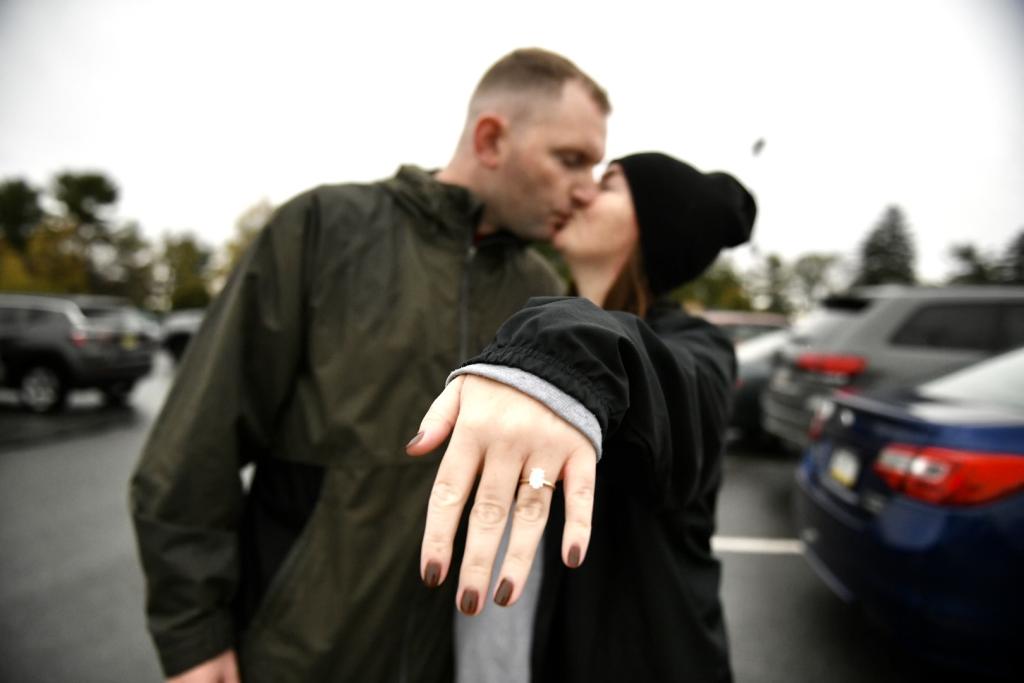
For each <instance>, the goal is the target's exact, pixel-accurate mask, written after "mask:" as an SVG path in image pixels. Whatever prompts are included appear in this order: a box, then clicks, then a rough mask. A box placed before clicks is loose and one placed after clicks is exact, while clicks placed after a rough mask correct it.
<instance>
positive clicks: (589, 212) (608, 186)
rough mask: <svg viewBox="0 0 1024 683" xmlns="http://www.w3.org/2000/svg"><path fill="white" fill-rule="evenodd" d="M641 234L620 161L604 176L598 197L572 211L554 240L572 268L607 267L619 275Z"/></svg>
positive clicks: (609, 168)
mask: <svg viewBox="0 0 1024 683" xmlns="http://www.w3.org/2000/svg"><path fill="white" fill-rule="evenodd" d="M638 239H639V234H638V231H637V225H636V214H635V213H634V211H633V197H632V196H631V195H630V193H629V185H628V184H627V183H626V177H625V176H624V175H623V174H622V168H621V167H619V165H618V164H612V165H611V166H609V167H608V170H607V171H605V174H604V176H603V177H602V178H601V183H600V188H599V192H598V194H597V197H596V198H595V199H594V201H593V202H591V203H590V204H589V205H587V206H586V207H585V208H583V209H581V210H579V211H577V212H576V213H574V214H573V217H572V218H571V219H570V220H569V222H568V223H566V224H565V226H564V227H563V228H562V229H561V230H559V231H558V232H557V233H556V234H555V236H554V238H553V239H552V240H551V243H552V245H553V246H554V247H555V249H557V250H558V252H559V253H560V254H561V255H562V257H563V258H564V259H565V261H566V263H567V264H568V265H569V268H570V269H572V268H573V267H574V266H580V265H585V266H587V267H588V268H589V269H594V268H600V269H602V270H603V269H604V268H607V269H608V272H609V274H610V275H618V273H619V272H620V271H621V270H622V268H623V266H625V264H626V261H627V260H628V259H629V255H630V254H631V253H632V252H633V248H634V247H635V246H636V243H637V240H638Z"/></svg>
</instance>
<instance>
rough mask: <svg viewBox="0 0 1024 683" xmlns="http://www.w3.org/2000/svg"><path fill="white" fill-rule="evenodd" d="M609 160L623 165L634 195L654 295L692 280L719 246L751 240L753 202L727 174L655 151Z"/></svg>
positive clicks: (645, 260)
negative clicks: (691, 164)
mask: <svg viewBox="0 0 1024 683" xmlns="http://www.w3.org/2000/svg"><path fill="white" fill-rule="evenodd" d="M613 163H617V164H619V165H620V166H621V167H622V171H623V173H624V174H625V176H626V182H627V183H628V185H629V191H630V194H631V195H632V196H633V208H634V210H635V211H636V222H637V226H638V228H639V232H640V248H641V250H642V252H643V256H644V266H645V270H646V271H647V279H648V282H649V283H650V285H651V290H652V291H653V292H654V294H655V295H660V294H664V293H665V292H668V291H671V290H672V289H675V288H676V287H678V286H679V285H681V284H683V283H685V282H689V281H690V280H693V279H696V278H697V277H698V276H700V274H701V273H703V272H704V271H705V270H706V269H707V267H708V266H710V265H711V264H712V262H714V260H715V258H716V257H717V256H718V252H720V251H721V250H722V249H723V248H724V247H735V246H737V245H740V244H743V243H744V242H746V241H747V240H748V239H750V232H751V230H753V228H754V218H755V217H756V216H757V203H756V202H755V201H754V197H753V196H752V195H751V194H750V192H748V191H747V189H746V188H745V187H743V185H741V184H740V182H739V181H738V180H736V179H735V178H733V177H732V176H731V175H729V174H728V173H701V172H700V171H698V170H697V169H695V168H694V167H693V166H690V165H689V164H686V163H683V162H682V161H679V160H678V159H673V158H672V157H670V156H668V155H666V154H661V153H659V152H643V153H641V154H631V155H629V156H626V157H622V158H621V159H617V160H616V161H615V162H613Z"/></svg>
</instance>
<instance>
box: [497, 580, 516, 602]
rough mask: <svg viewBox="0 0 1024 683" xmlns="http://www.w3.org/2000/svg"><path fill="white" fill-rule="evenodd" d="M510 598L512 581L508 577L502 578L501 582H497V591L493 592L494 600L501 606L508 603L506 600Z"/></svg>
mask: <svg viewBox="0 0 1024 683" xmlns="http://www.w3.org/2000/svg"><path fill="white" fill-rule="evenodd" d="M511 598H512V582H511V581H509V580H508V579H502V580H501V583H499V584H498V591H497V592H496V593H495V594H494V602H496V603H498V604H499V605H501V606H502V607H505V606H506V605H508V601H509V600H510V599H511Z"/></svg>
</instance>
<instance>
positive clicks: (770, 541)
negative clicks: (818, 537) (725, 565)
mask: <svg viewBox="0 0 1024 683" xmlns="http://www.w3.org/2000/svg"><path fill="white" fill-rule="evenodd" d="M711 549H712V550H714V551H715V552H716V553H741V554H748V555H803V552H804V544H803V541H801V540H799V539H796V538H752V537H749V536H712V537H711Z"/></svg>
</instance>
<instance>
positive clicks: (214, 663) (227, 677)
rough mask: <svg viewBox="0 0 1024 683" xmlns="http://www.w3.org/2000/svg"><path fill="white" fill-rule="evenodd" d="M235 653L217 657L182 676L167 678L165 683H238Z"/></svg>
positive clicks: (226, 653) (230, 651) (229, 652)
mask: <svg viewBox="0 0 1024 683" xmlns="http://www.w3.org/2000/svg"><path fill="white" fill-rule="evenodd" d="M239 681H240V679H239V678H238V661H237V660H236V659H235V651H234V650H228V651H227V652H225V653H223V654H220V655H217V656H216V657H214V658H213V659H210V660H207V661H205V662H203V663H202V664H200V665H199V666H195V667H192V668H191V669H189V670H188V671H186V672H185V673H183V674H179V675H178V676H175V677H174V678H168V679H167V683H239Z"/></svg>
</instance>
